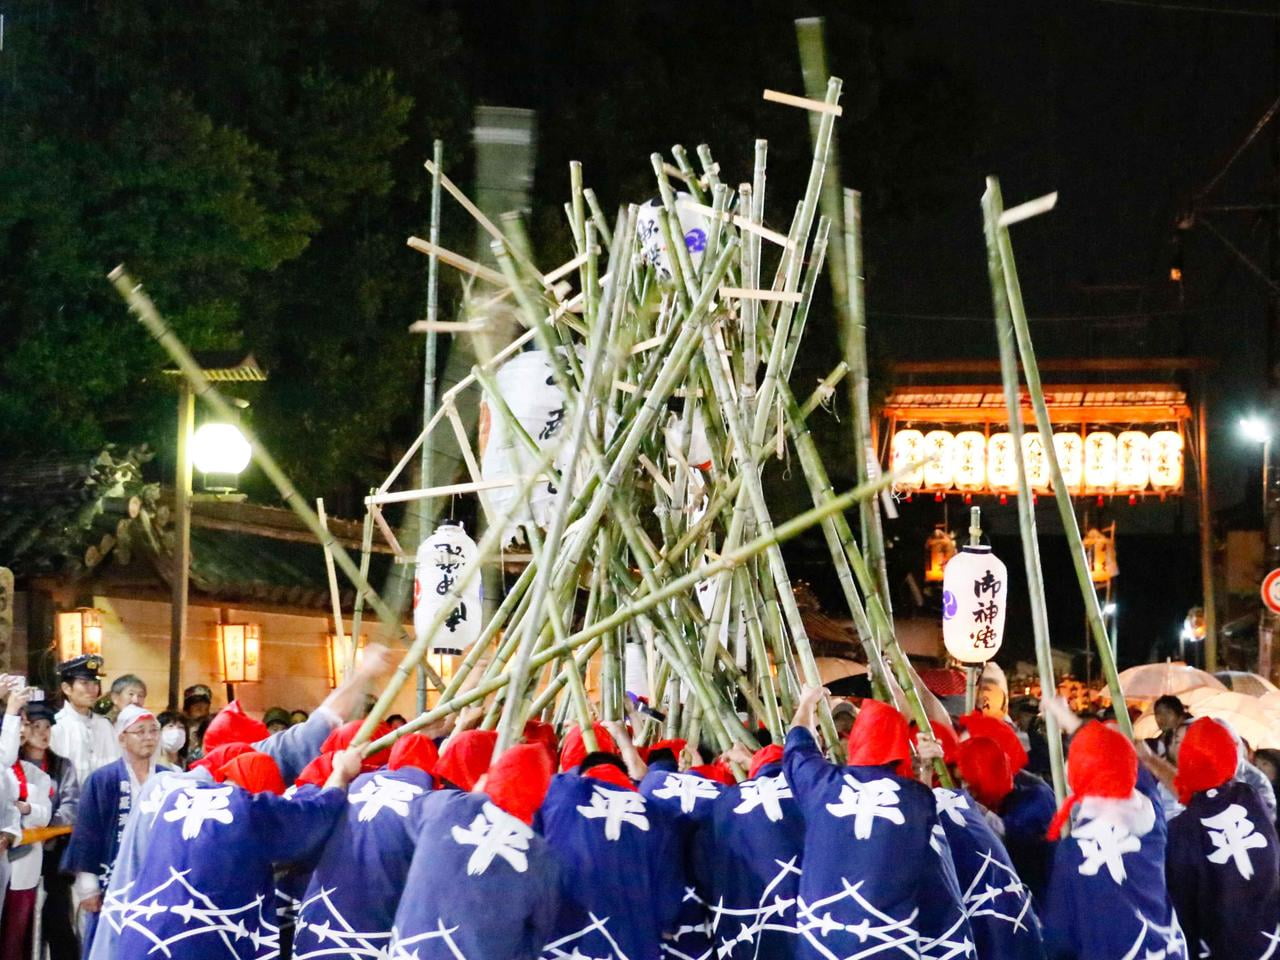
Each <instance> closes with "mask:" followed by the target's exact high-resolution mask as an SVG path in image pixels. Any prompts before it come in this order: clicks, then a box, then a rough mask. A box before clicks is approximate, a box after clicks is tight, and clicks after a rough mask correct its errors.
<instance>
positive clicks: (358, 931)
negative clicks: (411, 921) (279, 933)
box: [293, 767, 432, 960]
mask: <svg viewBox="0 0 1280 960" xmlns="http://www.w3.org/2000/svg"><path fill="white" fill-rule="evenodd" d="M431 786H432V784H431V775H430V774H428V773H426V772H425V771H422V770H419V769H417V768H416V767H404V768H402V769H400V770H378V771H375V772H373V773H365V774H361V775H360V776H359V777H357V778H356V779H355V780H354V781H353V782H352V784H351V789H350V791H349V792H348V794H347V806H346V812H345V813H344V815H343V816H342V818H341V819H340V820H339V821H338V825H337V826H336V827H335V828H334V831H333V833H332V834H330V835H329V840H328V842H327V843H326V844H325V847H324V852H323V853H322V854H321V855H320V861H319V863H317V864H316V867H315V870H314V871H313V872H312V874H311V881H310V883H309V884H307V885H306V893H305V895H304V896H303V897H302V907H301V910H300V912H299V916H298V924H297V932H296V934H295V935H294V941H293V956H294V960H313V958H314V960H318V958H320V957H329V958H332V957H335V956H338V955H341V956H343V957H353V958H357V957H358V958H367V960H380V958H382V957H384V956H385V951H386V949H387V946H388V944H389V943H390V942H391V926H392V923H393V922H394V921H395V916H396V907H397V906H399V904H400V893H401V891H403V890H404V889H405V878H406V877H408V875H409V864H410V863H411V862H412V860H413V856H414V852H413V851H414V844H415V843H417V840H418V832H419V831H418V828H419V820H420V811H421V810H422V807H423V804H424V803H425V801H426V800H427V798H428V797H429V796H430V795H431ZM335 951H339V953H335Z"/></svg>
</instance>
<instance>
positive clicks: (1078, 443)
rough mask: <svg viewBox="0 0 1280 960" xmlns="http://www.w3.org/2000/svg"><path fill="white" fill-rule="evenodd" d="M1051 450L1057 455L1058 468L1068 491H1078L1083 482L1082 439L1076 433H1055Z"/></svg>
mask: <svg viewBox="0 0 1280 960" xmlns="http://www.w3.org/2000/svg"><path fill="white" fill-rule="evenodd" d="M1053 450H1054V452H1055V453H1056V454H1057V455H1058V469H1059V470H1061V471H1062V481H1063V483H1065V484H1066V485H1067V491H1068V492H1069V493H1078V492H1079V491H1080V487H1081V485H1082V484H1083V483H1084V440H1083V438H1081V436H1080V434H1078V433H1066V432H1063V433H1055V434H1054V435H1053Z"/></svg>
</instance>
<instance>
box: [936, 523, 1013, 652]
mask: <svg viewBox="0 0 1280 960" xmlns="http://www.w3.org/2000/svg"><path fill="white" fill-rule="evenodd" d="M1008 585H1009V572H1008V570H1007V569H1006V568H1005V565H1004V564H1003V563H1001V562H1000V560H999V558H997V557H996V556H994V555H993V554H992V553H991V548H990V547H987V546H966V547H963V548H962V549H961V550H960V552H959V553H957V554H956V555H955V556H954V557H952V558H951V561H950V562H949V563H948V564H947V569H946V572H945V574H944V577H943V581H942V639H943V642H944V643H945V644H946V647H947V652H948V653H949V654H951V656H953V657H955V658H956V659H957V660H959V661H960V662H961V663H985V662H986V661H988V660H990V659H991V658H992V657H994V656H995V655H996V653H997V651H999V649H1000V644H1001V643H1002V642H1003V640H1004V620H1005V606H1006V604H1007V602H1008Z"/></svg>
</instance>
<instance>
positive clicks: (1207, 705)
mask: <svg viewBox="0 0 1280 960" xmlns="http://www.w3.org/2000/svg"><path fill="white" fill-rule="evenodd" d="M1187 699H1188V700H1192V701H1194V702H1192V703H1187V702H1186V701H1183V703H1184V705H1185V706H1186V707H1187V712H1188V713H1189V714H1191V716H1193V717H1213V718H1214V719H1215V720H1224V721H1226V722H1227V723H1229V724H1231V729H1233V730H1235V732H1236V733H1238V734H1240V736H1242V737H1244V739H1245V740H1247V741H1248V742H1249V746H1251V747H1253V748H1254V749H1255V750H1261V749H1276V748H1280V712H1273V711H1272V710H1269V709H1267V708H1266V707H1264V706H1262V705H1261V704H1260V703H1259V702H1258V700H1257V699H1256V698H1254V697H1249V696H1245V695H1244V694H1243V693H1233V692H1232V691H1230V690H1219V691H1217V692H1216V693H1207V694H1204V693H1196V694H1195V695H1194V696H1190V697H1188V698H1187ZM1133 735H1134V736H1135V737H1137V738H1139V739H1150V738H1152V737H1158V736H1159V735H1160V728H1159V727H1158V726H1156V718H1155V716H1154V715H1152V714H1150V713H1145V714H1143V715H1142V716H1141V717H1139V718H1138V721H1137V723H1135V724H1134V725H1133Z"/></svg>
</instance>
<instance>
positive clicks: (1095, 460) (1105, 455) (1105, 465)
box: [1084, 431, 1116, 493]
mask: <svg viewBox="0 0 1280 960" xmlns="http://www.w3.org/2000/svg"><path fill="white" fill-rule="evenodd" d="M1084 485H1085V487H1086V489H1088V490H1091V491H1094V492H1096V493H1107V492H1109V491H1111V490H1114V489H1115V486H1116V436H1115V434H1114V433H1107V432H1106V431H1098V432H1096V433H1091V434H1089V435H1088V436H1087V437H1085V438H1084Z"/></svg>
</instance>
